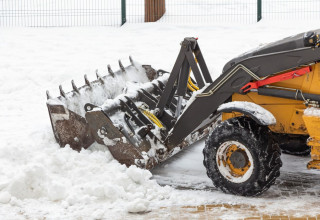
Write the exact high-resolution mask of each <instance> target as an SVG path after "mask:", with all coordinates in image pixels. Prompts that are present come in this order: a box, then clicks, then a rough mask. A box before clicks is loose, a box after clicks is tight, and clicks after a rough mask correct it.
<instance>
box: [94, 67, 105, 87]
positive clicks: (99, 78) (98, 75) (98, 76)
mask: <svg viewBox="0 0 320 220" xmlns="http://www.w3.org/2000/svg"><path fill="white" fill-rule="evenodd" d="M96 76H97V79H98V80H100V82H101V83H102V84H104V81H103V79H102V78H101V76H100V74H99V73H98V70H96Z"/></svg>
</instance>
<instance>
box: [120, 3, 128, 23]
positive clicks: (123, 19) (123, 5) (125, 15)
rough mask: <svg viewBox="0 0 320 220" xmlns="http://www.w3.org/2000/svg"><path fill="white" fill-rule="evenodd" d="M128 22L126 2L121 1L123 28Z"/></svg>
mask: <svg viewBox="0 0 320 220" xmlns="http://www.w3.org/2000/svg"><path fill="white" fill-rule="evenodd" d="M126 22H127V11H126V0H121V26H122V25H124V23H126Z"/></svg>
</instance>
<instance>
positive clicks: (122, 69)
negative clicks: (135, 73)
mask: <svg viewBox="0 0 320 220" xmlns="http://www.w3.org/2000/svg"><path fill="white" fill-rule="evenodd" d="M119 66H120V69H121V71H122V72H124V73H125V72H126V70H125V69H124V67H123V65H122V63H121V60H119Z"/></svg>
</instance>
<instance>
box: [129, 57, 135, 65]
mask: <svg viewBox="0 0 320 220" xmlns="http://www.w3.org/2000/svg"><path fill="white" fill-rule="evenodd" d="M129 60H130V63H131V65H132V66H134V63H133V59H132V57H131V56H129Z"/></svg>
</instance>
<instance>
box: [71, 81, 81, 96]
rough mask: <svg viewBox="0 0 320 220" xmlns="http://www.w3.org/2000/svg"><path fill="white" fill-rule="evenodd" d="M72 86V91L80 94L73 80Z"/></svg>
mask: <svg viewBox="0 0 320 220" xmlns="http://www.w3.org/2000/svg"><path fill="white" fill-rule="evenodd" d="M71 85H72V89H73V90H74V91H75V92H76V93H78V94H80V92H79V89H78V87H77V86H76V84H74V81H73V80H71Z"/></svg>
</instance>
